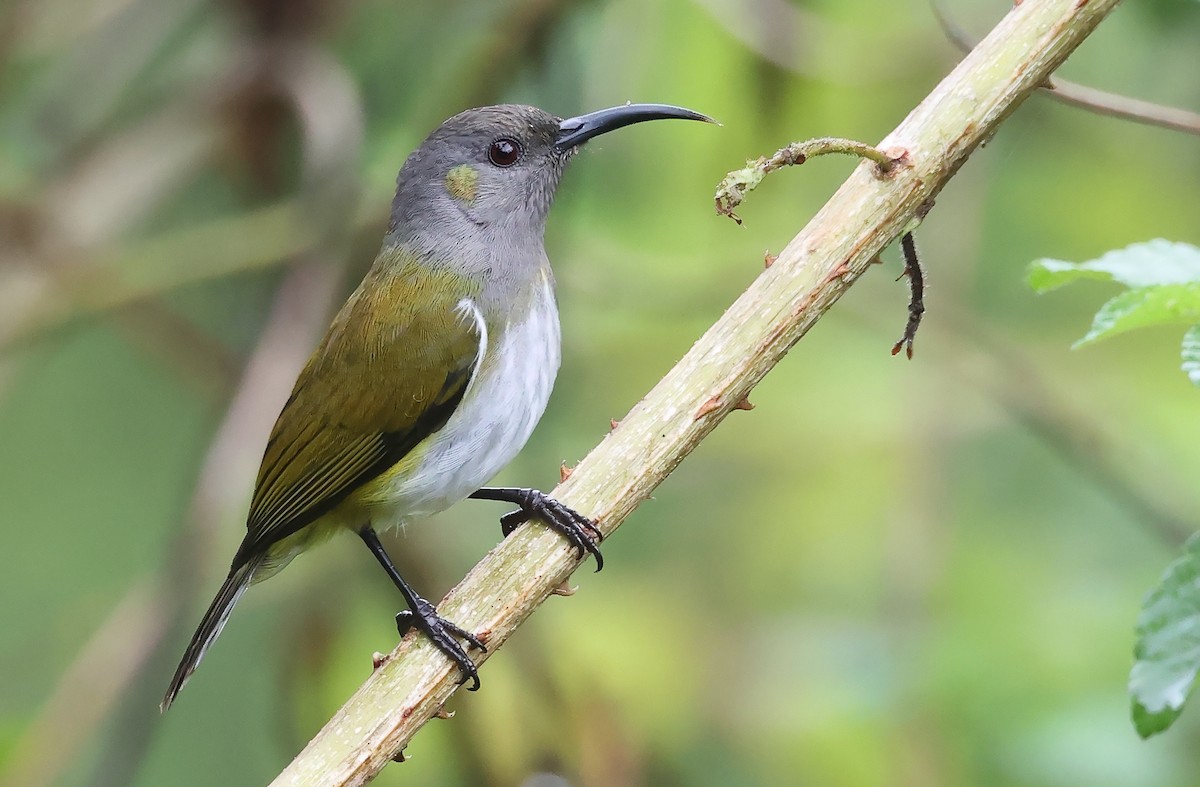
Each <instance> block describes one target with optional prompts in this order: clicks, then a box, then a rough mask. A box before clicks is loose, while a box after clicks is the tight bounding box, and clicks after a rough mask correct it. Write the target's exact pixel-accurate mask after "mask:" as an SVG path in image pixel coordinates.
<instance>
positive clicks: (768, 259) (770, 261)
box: [763, 249, 779, 268]
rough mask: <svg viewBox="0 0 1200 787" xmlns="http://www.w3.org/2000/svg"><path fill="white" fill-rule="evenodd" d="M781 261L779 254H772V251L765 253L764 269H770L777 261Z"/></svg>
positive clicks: (768, 250)
mask: <svg viewBox="0 0 1200 787" xmlns="http://www.w3.org/2000/svg"><path fill="white" fill-rule="evenodd" d="M777 259H779V255H778V254H772V253H771V250H770V249H767V250H766V251H764V252H763V267H764V268H769V267H771V266H772V265H774V264H775V260H777Z"/></svg>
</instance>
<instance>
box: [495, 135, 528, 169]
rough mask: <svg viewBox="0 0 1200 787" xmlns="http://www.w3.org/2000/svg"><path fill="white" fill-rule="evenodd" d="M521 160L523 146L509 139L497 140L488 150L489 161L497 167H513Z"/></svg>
mask: <svg viewBox="0 0 1200 787" xmlns="http://www.w3.org/2000/svg"><path fill="white" fill-rule="evenodd" d="M519 158H521V146H520V144H518V143H517V141H516V140H513V139H508V138H507V137H504V138H501V139H498V140H496V141H495V142H493V143H492V144H491V146H490V147H489V148H488V160H489V161H491V162H492V163H493V164H495V165H496V166H497V167H511V166H512V165H513V164H516V163H517V159H519Z"/></svg>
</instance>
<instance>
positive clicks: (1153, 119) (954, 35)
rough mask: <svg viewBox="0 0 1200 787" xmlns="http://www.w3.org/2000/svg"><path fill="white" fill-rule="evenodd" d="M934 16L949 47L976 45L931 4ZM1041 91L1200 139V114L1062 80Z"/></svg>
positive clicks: (1049, 81) (1048, 82)
mask: <svg viewBox="0 0 1200 787" xmlns="http://www.w3.org/2000/svg"><path fill="white" fill-rule="evenodd" d="M930 6H931V7H932V8H933V15H934V16H936V17H937V20H938V24H939V25H941V28H942V32H943V33H945V34H946V38H948V39H949V40H950V43H952V44H954V45H955V46H956V47H958V48H959V49H960V50H962V51H963V52H970V51H971V48H972V47H973V46H975V43H974V42H973V41H972V40H971V37H970V36H969V35H967V32H966V31H965V30H963V29H962V28H961V27H959V26H958V25H957V24H956V23H955V22H954V20H952V19H951V18H950V16H949V15H948V14H947V13H946V12H945V11H944V10H942V7H941V5H939V4H938V3H936V2H931V3H930ZM1042 88H1043V89H1044V90H1045V91H1046V92H1045V94H1044V95H1046V96H1047V97H1049V98H1052V99H1054V100H1055V101H1058V102H1060V103H1063V104H1068V105H1070V106H1073V107H1079V108H1080V109H1086V110H1088V111H1089V112H1094V113H1096V114H1097V115H1105V116H1107V117H1115V118H1120V119H1122V120H1130V121H1133V122H1134V123H1142V124H1143V125H1147V126H1157V127H1158V128H1165V129H1170V130H1171V131H1181V132H1183V133H1184V134H1194V135H1200V113H1196V112H1191V111H1189V110H1186V109H1182V108H1180V107H1172V106H1167V105H1165V104H1155V103H1153V102H1151V101H1145V100H1143V99H1140V98H1133V97H1131V96H1123V95H1120V94H1119V93H1110V92H1108V91H1105V90H1098V89H1096V88H1094V87H1088V86H1087V85H1080V84H1078V83H1076V82H1068V81H1067V80H1065V79H1060V78H1059V77H1051V78H1047V79H1046V82H1045V84H1043V85H1042Z"/></svg>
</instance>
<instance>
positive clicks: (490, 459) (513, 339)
mask: <svg viewBox="0 0 1200 787" xmlns="http://www.w3.org/2000/svg"><path fill="white" fill-rule="evenodd" d="M459 309H460V311H462V312H463V316H464V318H465V319H468V320H474V321H475V324H476V328H477V330H479V331H480V338H481V341H480V345H481V353H480V360H479V362H477V364H476V372H475V375H474V377H473V379H472V380H471V383H470V385H469V386H468V387H467V391H466V394H465V395H464V396H463V401H462V403H461V404H460V405H459V406H458V409H457V410H455V411H454V414H453V415H452V416H450V420H449V421H447V422H446V425H445V426H444V427H442V429H441V430H440V431H439V432H437V434H436V435H435V436H434V437H433V439H432V442H431V443H430V444H429V446H428V448H427V449H426V451H425V455H424V457H423V458H422V460H421V464H420V465H419V466H418V468H417V469H416V471H415V472H414V473H412V474H411V475H410V476H409V477H407V478H406V479H404V480H403V481H402V482H400V483H399V485H398V486H397V488H396V489H395V494H396V498H395V500H396V503H397V505H396V513H397V514H398V515H399V516H400V518H407V517H410V516H425V515H428V514H433V513H436V512H438V511H441V510H443V509H445V508H448V507H450V506H451V505H453V504H454V503H456V502H458V501H459V500H462V499H463V498H465V497H466V496H467V495H469V494H470V493H471V492H474V491H475V490H476V489H478V488H479V487H481V486H483V485H484V484H486V483H487V482H488V481H489V480H490V479H491V478H492V477H493V476H494V475H496V473H498V472H500V470H501V468H503V467H504V466H505V465H507V464H508V463H509V462H511V461H512V459H513V457H515V456H516V455H517V453H518V452H519V451H520V450H521V448H522V447H523V446H524V445H525V442H526V441H527V440H528V439H529V436H530V435H531V434H532V433H533V428H534V427H535V426H536V425H537V422H538V421H539V420H540V419H541V417H542V413H544V412H545V410H546V403H547V402H548V401H549V399H550V391H551V389H552V388H553V387H554V378H555V376H556V375H557V374H558V365H559V362H560V360H561V349H560V341H561V339H560V329H559V324H558V307H557V305H556V304H555V300H554V291H553V289H552V287H551V284H550V279H549V276H546V277H544V278H543V280H542V286H541V287H540V288H539V292H538V294H537V295H536V296H534V298H533V302H532V304H531V307H530V309H529V313H528V315H527V316H526V317H524V318H523V319H520V320H518V319H516V318H515V316H514V317H513V319H512V321H510V322H509V324H508V325H507V327H506V328H505V330H503V331H499V330H497V331H494V332H493V334H494V335H489V333H488V330H487V326H486V324H485V323H484V320H483V315H482V314H480V312H479V307H478V306H476V305H475V304H474V303H473V302H472V301H470V300H469V299H464V300H463V301H461V302H460V303H459ZM381 524H382V523H381Z"/></svg>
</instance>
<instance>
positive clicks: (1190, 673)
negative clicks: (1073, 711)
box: [1129, 536, 1200, 738]
mask: <svg viewBox="0 0 1200 787" xmlns="http://www.w3.org/2000/svg"><path fill="white" fill-rule="evenodd" d="M1133 655H1134V659H1135V661H1134V664H1133V669H1132V670H1131V671H1130V673H1129V694H1130V698H1131V699H1132V703H1133V707H1132V717H1133V725H1134V727H1135V728H1136V729H1137V732H1138V735H1141V736H1142V737H1143V738H1149V737H1150V736H1151V735H1154V734H1156V733H1159V732H1162V731H1163V730H1165V729H1167V728H1168V727H1170V726H1171V724H1172V723H1173V722H1174V721H1175V719H1177V718H1179V714H1180V713H1182V712H1183V705H1184V703H1185V702H1187V698H1188V695H1189V694H1191V691H1192V686H1193V684H1194V683H1195V680H1196V673H1197V671H1198V670H1200V536H1193V537H1192V538H1190V539H1188V543H1187V545H1186V546H1185V547H1184V554H1183V557H1181V558H1179V559H1178V560H1176V561H1175V562H1174V563H1172V564H1171V565H1170V566H1168V567H1167V571H1166V573H1165V574H1163V578H1162V580H1161V581H1160V582H1159V585H1158V587H1156V588H1155V589H1154V590H1152V591H1151V592H1150V595H1149V596H1147V597H1146V601H1145V603H1144V604H1143V605H1142V612H1141V614H1140V615H1139V616H1138V622H1137V642H1136V644H1135V645H1134V649H1133Z"/></svg>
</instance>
